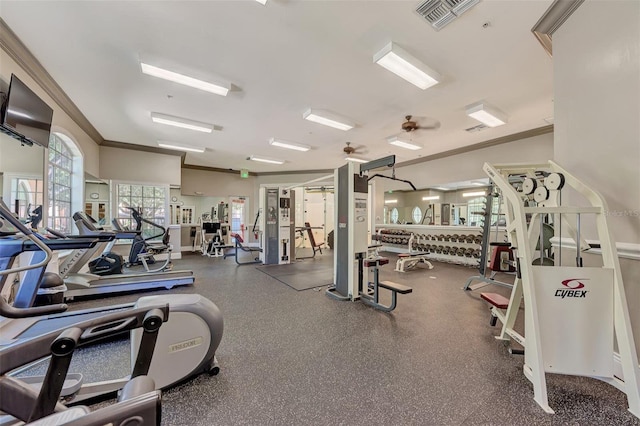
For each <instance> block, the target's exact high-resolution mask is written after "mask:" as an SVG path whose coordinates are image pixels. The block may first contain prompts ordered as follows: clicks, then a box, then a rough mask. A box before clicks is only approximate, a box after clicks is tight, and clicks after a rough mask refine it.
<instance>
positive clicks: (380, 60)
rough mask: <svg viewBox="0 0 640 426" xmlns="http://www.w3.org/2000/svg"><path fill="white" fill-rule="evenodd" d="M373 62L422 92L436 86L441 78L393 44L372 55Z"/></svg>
mask: <svg viewBox="0 0 640 426" xmlns="http://www.w3.org/2000/svg"><path fill="white" fill-rule="evenodd" d="M373 62H375V63H377V64H378V65H380V66H382V67H384V68H386V69H387V70H389V71H391V72H392V73H394V74H395V75H397V76H398V77H401V78H403V79H405V80H406V81H408V82H409V83H411V84H413V85H415V86H418V87H419V88H421V89H422V90H425V89H427V88H429V87H431V86H434V85H436V84H438V82H439V81H440V79H441V78H442V77H441V76H440V74H438V73H437V72H436V71H434V70H432V69H431V68H429V67H428V66H427V65H425V64H423V63H422V62H421V61H420V60H418V59H416V58H414V57H413V56H411V55H410V54H409V53H407V52H406V51H405V50H404V49H402V48H401V47H400V46H398V45H397V44H395V43H393V42H391V43H389V44H387V45H386V46H385V47H384V48H382V50H380V51H379V52H378V53H376V54H375V55H373Z"/></svg>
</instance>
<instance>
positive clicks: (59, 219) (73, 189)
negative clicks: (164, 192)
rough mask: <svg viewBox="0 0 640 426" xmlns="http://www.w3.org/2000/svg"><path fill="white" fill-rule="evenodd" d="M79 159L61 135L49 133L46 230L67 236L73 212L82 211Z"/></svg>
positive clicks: (69, 140) (68, 142)
mask: <svg viewBox="0 0 640 426" xmlns="http://www.w3.org/2000/svg"><path fill="white" fill-rule="evenodd" d="M83 182H84V177H83V174H82V155H81V154H80V151H79V150H78V148H77V147H76V146H75V144H74V143H73V141H72V140H71V139H70V138H69V137H67V136H65V135H63V134H61V133H51V138H50V139H49V171H48V189H49V194H48V195H49V209H48V212H47V213H48V214H47V221H48V226H49V227H51V228H53V229H55V230H57V231H60V232H66V233H70V232H71V231H72V225H73V221H72V219H71V216H72V214H73V211H74V209H75V210H81V198H82V185H83Z"/></svg>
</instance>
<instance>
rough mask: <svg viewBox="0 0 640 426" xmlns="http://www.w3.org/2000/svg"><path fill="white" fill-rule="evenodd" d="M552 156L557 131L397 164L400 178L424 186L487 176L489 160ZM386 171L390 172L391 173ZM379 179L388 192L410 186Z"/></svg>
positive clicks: (520, 160)
mask: <svg viewBox="0 0 640 426" xmlns="http://www.w3.org/2000/svg"><path fill="white" fill-rule="evenodd" d="M488 131H489V130H487V132H488ZM487 137H490V135H487ZM552 158H553V134H552V133H546V134H544V135H538V136H534V137H531V138H526V139H520V140H517V141H514V142H509V143H504V144H501V145H496V146H492V147H489V148H483V149H478V150H475V151H471V152H466V153H464V154H458V155H452V156H450V157H446V158H440V159H437V160H433V161H425V162H424V163H419V164H414V165H411V166H406V167H396V177H398V178H400V179H408V180H411V181H412V182H413V184H414V185H415V186H416V187H417V188H418V189H420V188H427V187H430V186H438V185H439V184H444V183H451V182H462V181H466V180H473V179H479V178H486V177H487V176H486V174H485V173H484V172H483V171H482V166H483V165H484V163H485V162H489V163H523V162H527V163H530V162H540V161H547V160H551V159H552ZM384 174H387V175H388V174H390V172H385V173H384ZM379 181H380V182H381V183H382V184H383V185H384V189H385V190H387V191H388V190H389V189H410V187H409V186H408V185H406V184H403V183H401V182H398V183H396V182H393V181H390V180H388V179H380V180H379Z"/></svg>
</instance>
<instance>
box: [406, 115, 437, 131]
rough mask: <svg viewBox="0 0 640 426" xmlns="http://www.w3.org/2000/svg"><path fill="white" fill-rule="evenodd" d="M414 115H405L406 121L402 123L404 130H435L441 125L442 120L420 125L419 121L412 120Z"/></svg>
mask: <svg viewBox="0 0 640 426" xmlns="http://www.w3.org/2000/svg"><path fill="white" fill-rule="evenodd" d="M412 117H413V116H412V115H405V116H404V118H405V120H407V121H405V122H404V123H402V130H403V131H405V132H407V133H409V132H413V131H416V130H420V129H422V130H435V129H437V128H439V127H440V122H438V121H436V122H435V123H434V124H433V125H431V126H420V125H419V124H418V123H417V122H415V121H412V120H411V118H412Z"/></svg>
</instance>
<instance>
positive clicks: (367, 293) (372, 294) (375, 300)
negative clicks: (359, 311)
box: [358, 257, 413, 312]
mask: <svg viewBox="0 0 640 426" xmlns="http://www.w3.org/2000/svg"><path fill="white" fill-rule="evenodd" d="M387 263H389V259H388V258H386V257H376V258H373V259H364V260H363V261H362V264H363V265H364V266H366V267H367V268H371V269H373V282H371V283H369V284H370V285H371V287H369V285H367V288H366V289H362V288H360V289H358V290H359V293H360V298H361V300H362V302H364V303H365V304H367V305H369V306H371V307H373V308H376V309H379V310H381V311H384V312H391V311H393V310H394V309H395V308H396V304H397V299H398V296H397V295H398V293H400V294H407V293H411V292H412V291H413V289H412V288H411V287H408V286H406V285H402V284H398V283H394V282H392V281H380V280H379V267H380V266H382V265H386V264H387ZM380 287H382V288H385V289H387V290H390V291H391V304H390V305H389V306H385V305H383V304H381V303H380V300H379V288H380Z"/></svg>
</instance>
